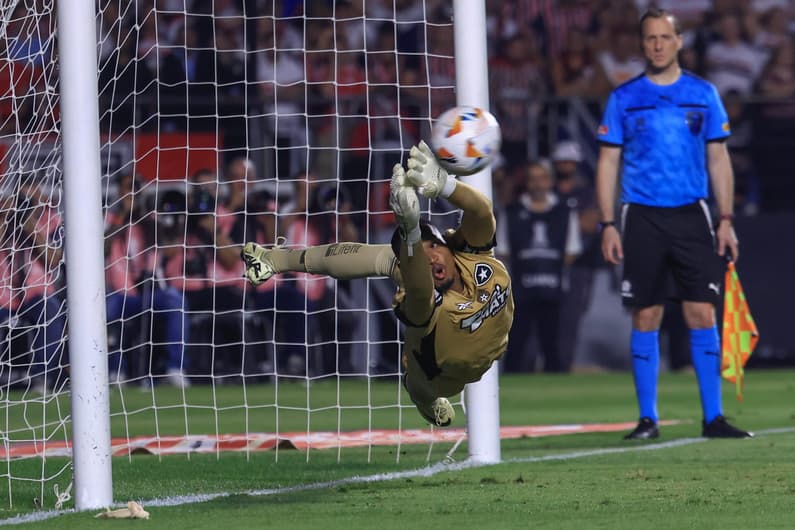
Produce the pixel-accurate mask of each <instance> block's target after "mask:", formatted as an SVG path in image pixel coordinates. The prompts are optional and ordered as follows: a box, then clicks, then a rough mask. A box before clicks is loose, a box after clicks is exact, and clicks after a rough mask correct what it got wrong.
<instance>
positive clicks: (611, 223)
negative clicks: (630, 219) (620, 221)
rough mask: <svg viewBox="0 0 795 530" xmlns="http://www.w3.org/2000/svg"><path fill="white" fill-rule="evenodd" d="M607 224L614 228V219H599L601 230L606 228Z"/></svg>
mask: <svg viewBox="0 0 795 530" xmlns="http://www.w3.org/2000/svg"><path fill="white" fill-rule="evenodd" d="M608 226H612V227H614V228H615V226H616V222H615V221H601V222H600V223H599V230H602V231H603V230H604V229H605V228H607V227H608Z"/></svg>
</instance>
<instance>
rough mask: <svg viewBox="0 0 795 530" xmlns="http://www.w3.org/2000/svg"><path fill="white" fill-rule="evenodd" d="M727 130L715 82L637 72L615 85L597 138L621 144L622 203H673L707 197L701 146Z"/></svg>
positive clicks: (609, 143) (726, 120)
mask: <svg viewBox="0 0 795 530" xmlns="http://www.w3.org/2000/svg"><path fill="white" fill-rule="evenodd" d="M730 134H731V131H730V128H729V118H728V116H727V115H726V109H724V107H723V103H722V102H721V100H720V96H719V95H718V91H717V90H716V89H715V86H714V85H712V84H711V83H709V82H707V81H705V80H703V79H701V78H699V77H696V76H695V75H693V74H691V73H689V72H686V71H683V72H682V75H681V76H680V77H679V79H678V80H677V81H676V82H675V83H672V84H670V85H657V84H655V83H653V82H652V81H650V80H649V78H647V77H646V75H640V76H638V77H636V78H634V79H631V80H629V81H627V82H626V83H624V84H622V85H620V86H618V87H616V89H615V90H613V92H612V93H611V94H610V98H609V99H608V101H607V108H606V109H605V112H604V117H603V118H602V122H601V124H600V125H599V130H598V131H597V139H598V140H599V141H600V142H602V143H604V144H608V145H615V146H620V147H621V148H622V156H623V160H622V162H623V169H622V175H621V189H622V193H621V201H622V202H624V203H637V204H645V205H647V206H661V207H676V206H682V205H685V204H691V203H694V202H696V201H698V200H699V199H705V198H707V196H708V193H709V191H708V182H709V178H708V171H707V153H706V144H707V142H710V141H715V140H722V139H725V138H727V137H728V136H729V135H730Z"/></svg>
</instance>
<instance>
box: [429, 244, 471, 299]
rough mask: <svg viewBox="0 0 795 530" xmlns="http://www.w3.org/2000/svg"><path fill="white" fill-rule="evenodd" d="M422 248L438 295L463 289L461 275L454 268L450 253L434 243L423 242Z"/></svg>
mask: <svg viewBox="0 0 795 530" xmlns="http://www.w3.org/2000/svg"><path fill="white" fill-rule="evenodd" d="M422 248H423V249H424V250H425V255H426V256H427V257H428V262H429V263H430V264H431V274H432V276H433V285H434V287H436V290H437V291H439V292H440V293H444V292H445V291H447V290H448V289H453V290H454V291H460V290H462V289H463V286H462V284H461V275H460V274H459V273H458V269H457V268H456V266H455V260H454V259H453V253H452V251H451V250H450V249H449V248H447V247H446V246H444V245H442V244H440V243H437V242H436V241H423V242H422Z"/></svg>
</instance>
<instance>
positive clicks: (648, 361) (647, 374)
mask: <svg viewBox="0 0 795 530" xmlns="http://www.w3.org/2000/svg"><path fill="white" fill-rule="evenodd" d="M630 350H631V351H632V375H633V377H634V380H635V396H636V397H637V399H638V408H639V409H640V417H641V418H649V419H651V420H652V421H654V422H655V423H656V422H657V419H658V416H657V376H658V375H659V371H660V340H659V332H657V331H638V330H636V329H633V330H632V338H631V341H630Z"/></svg>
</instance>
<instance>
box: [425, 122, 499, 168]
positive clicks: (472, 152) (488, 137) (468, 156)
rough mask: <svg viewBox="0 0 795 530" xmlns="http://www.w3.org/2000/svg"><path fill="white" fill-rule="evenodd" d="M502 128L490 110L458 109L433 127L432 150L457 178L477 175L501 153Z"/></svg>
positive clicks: (440, 163)
mask: <svg viewBox="0 0 795 530" xmlns="http://www.w3.org/2000/svg"><path fill="white" fill-rule="evenodd" d="M501 140H502V136H501V134H500V125H499V124H498V123H497V119H496V118H495V117H494V116H493V115H492V114H491V113H490V112H489V111H487V110H484V109H481V108H479V107H470V106H462V107H454V108H452V109H449V110H447V111H445V112H443V113H442V115H441V116H439V118H437V120H436V122H435V123H434V125H433V130H432V134H431V149H432V150H433V154H434V155H436V159H437V161H438V162H439V165H440V166H442V167H443V168H444V169H446V170H447V171H449V172H450V173H454V174H456V175H471V174H472V173H477V172H478V171H480V170H481V169H483V168H484V167H486V166H487V165H488V164H490V163H491V162H492V160H494V157H495V156H497V153H498V152H499V151H500V142H501Z"/></svg>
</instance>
